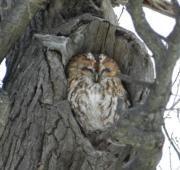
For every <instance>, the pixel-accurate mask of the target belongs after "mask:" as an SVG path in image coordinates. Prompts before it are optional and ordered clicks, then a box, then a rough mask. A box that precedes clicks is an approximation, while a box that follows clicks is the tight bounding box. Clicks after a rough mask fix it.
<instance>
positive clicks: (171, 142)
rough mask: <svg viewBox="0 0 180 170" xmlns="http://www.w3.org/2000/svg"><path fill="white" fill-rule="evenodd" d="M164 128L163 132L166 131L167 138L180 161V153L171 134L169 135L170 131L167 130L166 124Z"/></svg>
mask: <svg viewBox="0 0 180 170" xmlns="http://www.w3.org/2000/svg"><path fill="white" fill-rule="evenodd" d="M162 127H163V130H164V133H165V135H166V136H167V138H168V140H169V142H170V144H171V145H172V147H173V148H174V150H175V152H176V154H177V156H178V158H179V160H180V153H179V151H178V149H177V148H176V146H175V144H174V143H173V141H172V140H171V137H170V136H169V133H168V131H167V129H166V126H165V124H163V126H162Z"/></svg>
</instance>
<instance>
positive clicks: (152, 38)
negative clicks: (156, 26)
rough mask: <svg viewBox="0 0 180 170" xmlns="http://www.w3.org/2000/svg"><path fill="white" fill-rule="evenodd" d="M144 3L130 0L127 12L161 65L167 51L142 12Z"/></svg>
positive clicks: (139, 0) (138, 0)
mask: <svg viewBox="0 0 180 170" xmlns="http://www.w3.org/2000/svg"><path fill="white" fill-rule="evenodd" d="M142 3H143V0H129V3H128V5H127V10H128V12H129V13H130V15H131V17H132V20H133V23H134V26H135V29H136V31H137V33H138V34H139V36H140V37H141V38H142V39H143V40H144V42H145V43H146V45H147V46H148V47H149V48H150V50H151V51H152V52H153V54H154V58H155V60H156V62H158V63H159V62H160V61H161V57H160V56H162V55H163V54H164V52H165V50H166V49H165V46H164V44H163V43H162V41H161V39H160V38H159V35H158V34H157V33H156V32H155V31H153V29H152V28H151V27H150V25H149V23H148V22H147V21H146V19H145V15H144V12H143V10H142Z"/></svg>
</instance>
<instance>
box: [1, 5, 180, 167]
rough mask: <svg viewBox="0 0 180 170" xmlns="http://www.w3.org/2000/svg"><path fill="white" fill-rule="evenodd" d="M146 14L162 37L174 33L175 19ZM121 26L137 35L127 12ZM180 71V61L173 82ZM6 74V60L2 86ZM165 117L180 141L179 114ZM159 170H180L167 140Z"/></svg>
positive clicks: (175, 90)
mask: <svg viewBox="0 0 180 170" xmlns="http://www.w3.org/2000/svg"><path fill="white" fill-rule="evenodd" d="M114 10H115V13H116V15H117V16H118V17H119V16H120V14H121V12H122V6H120V7H116V8H114ZM144 12H145V16H146V18H147V20H148V22H149V24H150V25H151V27H152V28H153V29H154V30H155V31H156V32H158V33H159V34H160V35H163V36H165V37H166V36H167V35H168V34H169V33H170V32H171V31H172V29H173V27H174V24H175V20H174V19H172V18H170V17H167V16H164V15H162V14H159V13H157V12H154V11H152V10H150V9H148V8H144ZM119 24H120V26H121V27H124V28H126V29H128V30H130V31H132V32H134V33H135V34H136V32H135V29H134V26H133V23H132V20H131V17H130V15H129V14H128V12H127V11H126V10H124V11H123V13H122V15H121V17H120V19H119ZM136 35H137V34H136ZM179 70H180V60H179V61H178V62H177V64H176V67H175V70H174V73H173V77H172V81H174V79H175V78H176V75H177V73H178V71H179ZM5 72H6V67H5V60H4V61H3V62H2V63H1V65H0V86H1V85H2V79H3V77H4V75H5ZM179 85H180V77H179V78H178V79H177V81H176V83H175V84H174V86H173V89H172V92H173V93H174V94H178V95H179V96H180V89H179V88H178V87H179ZM173 101H174V96H172V97H171V100H170V101H169V104H168V106H167V107H170V106H171V105H172V102H173ZM177 107H179V108H180V103H179V104H178V105H177ZM164 117H165V122H166V127H167V128H168V132H169V134H171V136H173V137H174V138H175V139H176V140H177V141H180V118H179V119H178V118H177V112H175V111H174V112H165V115H164ZM179 143H180V142H179ZM179 151H180V144H179ZM157 170H180V160H179V159H178V157H177V155H176V153H175V152H174V150H173V148H172V147H171V146H170V144H169V142H168V140H167V139H166V141H165V145H164V147H163V156H162V159H161V161H160V163H159V165H158V166H157Z"/></svg>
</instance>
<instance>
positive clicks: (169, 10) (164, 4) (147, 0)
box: [143, 0, 175, 17]
mask: <svg viewBox="0 0 180 170" xmlns="http://www.w3.org/2000/svg"><path fill="white" fill-rule="evenodd" d="M143 5H144V6H146V7H148V8H151V9H152V10H155V11H157V12H159V13H162V14H164V15H167V16H170V17H175V13H174V10H173V5H172V3H171V2H168V1H166V0H144V3H143Z"/></svg>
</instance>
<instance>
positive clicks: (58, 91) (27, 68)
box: [0, 0, 180, 170]
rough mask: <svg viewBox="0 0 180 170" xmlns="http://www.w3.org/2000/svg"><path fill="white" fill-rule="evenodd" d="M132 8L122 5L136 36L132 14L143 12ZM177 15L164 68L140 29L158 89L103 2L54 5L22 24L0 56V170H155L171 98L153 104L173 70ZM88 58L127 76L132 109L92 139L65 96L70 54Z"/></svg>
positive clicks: (140, 51)
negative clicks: (1, 69) (1, 62)
mask: <svg viewBox="0 0 180 170" xmlns="http://www.w3.org/2000/svg"><path fill="white" fill-rule="evenodd" d="M16 3H17V4H18V3H20V0H19V1H18V0H17V1H16ZM133 3H135V4H133ZM133 5H135V6H137V9H141V5H142V2H140V1H136V0H134V1H133V0H132V1H130V2H129V6H128V8H129V10H130V13H131V14H132V15H134V18H133V19H134V20H135V26H136V27H137V28H138V30H141V28H142V23H140V24H138V21H139V22H140V21H142V20H143V19H144V18H141V15H139V13H136V12H138V11H139V12H141V10H138V11H137V10H135V11H134V10H133V9H134V8H132V6H133ZM176 5H177V4H176ZM177 11H178V10H177ZM176 13H177V21H178V22H177V24H176V27H175V29H174V32H173V33H172V34H171V35H170V37H169V39H168V41H169V42H170V49H168V54H169V56H171V59H172V62H170V63H171V64H170V66H169V65H168V64H167V63H166V61H164V62H163V65H161V63H160V61H161V60H162V57H164V52H163V50H167V49H166V48H165V47H164V46H163V44H162V43H161V41H160V40H159V39H158V36H157V35H156V34H154V32H152V30H150V29H149V28H148V27H147V24H146V23H145V26H146V27H145V28H148V29H149V30H148V31H149V33H150V34H151V35H152V36H151V38H148V37H147V32H145V33H144V32H143V31H142V38H145V39H144V41H145V43H146V44H147V45H148V46H149V48H150V49H151V50H152V51H153V53H154V58H155V59H157V60H156V61H157V66H156V70H157V81H160V82H161V81H163V82H162V83H161V84H160V85H161V90H160V87H159V86H158V85H159V82H158V83H157V81H155V83H154V74H153V73H154V71H153V67H152V62H151V59H150V57H149V55H148V54H147V51H146V50H145V47H144V45H143V43H142V42H141V41H139V40H138V39H137V38H136V37H135V35H134V34H132V33H131V32H129V31H127V30H124V29H122V28H120V27H118V26H117V25H116V23H117V21H116V18H115V15H114V13H113V11H112V6H111V3H110V1H108V0H106V1H103V3H101V1H91V0H89V1H83V0H77V1H68V2H67V1H58V0H57V1H56V0H54V1H51V2H50V3H49V4H48V5H47V6H46V7H45V8H44V9H41V10H40V11H38V13H36V15H35V16H34V17H33V19H32V20H31V22H30V23H29V25H28V26H27V27H26V26H25V25H26V24H27V22H26V23H23V25H24V28H26V30H25V31H24V33H23V34H22V35H21V37H20V38H19V40H18V41H16V43H15V44H14V42H15V39H14V37H13V41H12V43H11V44H10V46H7V49H6V52H7V51H8V49H10V50H9V52H8V54H7V55H6V59H7V74H6V77H5V80H4V87H3V88H4V90H6V91H7V93H8V97H5V98H6V100H3V102H4V103H6V104H4V105H2V106H3V107H4V108H5V109H2V114H3V115H5V117H4V119H3V122H5V123H4V124H3V129H2V132H1V133H0V135H1V136H0V169H3V170H24V169H27V170H35V169H38V170H61V169H62V170H66V169H67V170H76V169H77V170H84V169H97V170H101V169H106V170H115V169H119V170H144V169H147V170H153V169H155V167H156V164H157V162H158V161H159V159H160V156H161V148H162V142H163V136H162V133H161V124H162V113H163V110H162V107H165V104H166V102H167V98H168V95H169V94H166V97H163V96H158V98H157V99H156V98H155V95H160V94H164V92H165V90H166V92H167V88H169V86H168V85H169V82H170V80H171V79H170V75H171V71H172V68H173V64H174V63H175V61H176V60H177V57H178V53H177V50H178V49H180V48H179V36H176V37H175V38H174V36H175V35H174V34H177V32H178V30H179V13H178V12H176ZM92 14H93V15H92ZM135 16H136V17H135ZM136 18H138V20H136ZM143 21H144V20H143ZM136 23H137V24H136ZM143 24H144V23H143ZM145 30H146V29H145ZM21 31H22V30H21ZM22 32H23V31H22ZM139 32H140V31H139ZM18 33H19V32H18ZM35 33H36V34H35ZM37 33H38V34H37ZM19 35H20V34H19ZM19 35H18V36H19ZM18 36H17V37H18ZM17 37H16V38H17ZM171 39H172V40H171ZM155 42H156V46H155V45H154V44H155ZM174 42H176V45H175V44H174ZM13 44H14V46H13ZM161 47H162V49H161ZM89 51H91V52H93V53H105V54H107V55H109V56H111V57H113V58H115V59H116V60H117V61H118V64H119V66H120V68H121V70H122V72H123V74H124V75H126V76H127V77H128V79H126V78H124V81H123V83H124V85H125V87H126V88H127V91H128V93H129V98H130V100H131V104H132V105H131V108H130V109H128V110H127V112H125V113H124V114H122V116H121V119H120V121H119V122H118V124H117V125H115V126H114V127H113V128H111V129H109V130H108V131H107V132H106V133H103V134H100V135H98V136H95V138H94V140H92V139H91V140H90V139H89V138H88V137H87V136H85V135H84V134H83V133H82V131H81V129H80V127H79V125H78V124H77V122H76V120H75V118H74V116H73V114H72V112H71V108H70V105H69V103H68V101H67V93H66V89H67V82H66V79H67V78H66V65H67V63H68V61H69V59H70V58H71V56H72V55H74V54H77V53H81V52H89ZM6 52H5V51H4V52H3V53H2V55H1V56H0V58H3V56H4V54H5V53H6ZM169 60H170V59H168V57H167V61H168V62H169ZM165 66H167V67H168V74H166V75H164V74H163V71H164V69H166V67H165ZM163 76H165V77H164V78H163ZM122 79H123V78H122ZM134 79H135V80H136V81H133V80H134ZM166 80H167V81H166ZM132 82H133V83H132ZM152 83H153V85H151V84H152ZM158 90H159V91H158ZM169 90H170V89H169ZM0 95H1V94H0ZM1 96H3V95H1ZM5 96H6V95H5ZM154 100H156V102H158V105H157V104H156V102H155V101H154ZM5 101H7V102H5ZM5 106H6V107H5ZM149 106H151V107H149ZM0 107H1V105H0ZM117 111H119V108H118V109H117ZM108 141H111V142H110V143H109V142H108ZM112 143H113V144H112Z"/></svg>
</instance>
